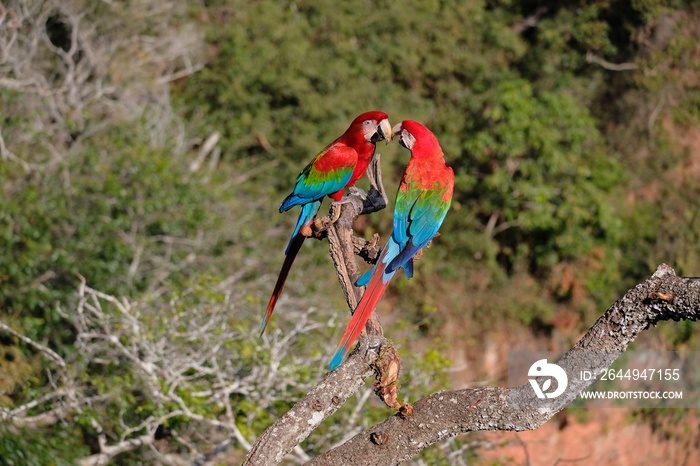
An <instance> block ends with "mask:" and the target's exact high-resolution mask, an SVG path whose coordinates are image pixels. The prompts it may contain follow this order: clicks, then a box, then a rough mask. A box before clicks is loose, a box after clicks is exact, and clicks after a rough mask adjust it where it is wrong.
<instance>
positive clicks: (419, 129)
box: [391, 120, 442, 156]
mask: <svg viewBox="0 0 700 466" xmlns="http://www.w3.org/2000/svg"><path fill="white" fill-rule="evenodd" d="M391 134H392V137H393V136H398V137H399V144H401V145H402V146H403V147H405V148H406V149H408V150H410V151H411V155H413V156H422V155H433V154H435V153H436V152H437V153H439V154H442V149H441V148H440V144H439V143H438V140H437V138H436V137H435V135H434V134H433V133H432V132H431V131H430V130H429V129H428V128H426V127H425V126H423V125H421V124H420V123H416V122H415V121H413V120H404V121H402V122H401V123H399V124H397V125H396V126H394V127H393V128H392V130H391Z"/></svg>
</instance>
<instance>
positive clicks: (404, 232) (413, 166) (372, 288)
mask: <svg viewBox="0 0 700 466" xmlns="http://www.w3.org/2000/svg"><path fill="white" fill-rule="evenodd" d="M392 133H393V134H395V135H396V134H398V135H399V136H400V139H399V144H401V145H402V146H404V147H405V148H406V149H408V150H410V151H411V160H410V161H409V162H408V165H407V166H406V170H405V171H404V173H403V177H402V178H401V184H400V185H399V191H398V193H397V194H396V204H395V206H394V232H393V233H392V234H391V237H390V238H389V241H387V243H386V245H385V246H384V249H383V250H382V253H381V255H380V256H379V259H378V260H377V264H376V265H375V266H374V267H373V268H372V269H370V270H369V271H368V272H367V273H365V274H364V275H363V276H362V277H361V278H360V279H359V280H358V281H357V285H358V286H361V285H366V284H368V286H367V289H366V290H365V293H364V295H362V299H361V300H360V303H359V304H358V305H357V309H355V312H354V313H353V315H352V319H351V320H350V323H349V324H348V326H347V328H346V329H345V333H344V334H343V338H342V339H341V340H340V345H338V349H337V350H336V352H335V355H334V356H333V359H332V360H331V363H330V370H333V369H335V368H336V367H338V365H339V364H340V363H341V361H342V360H343V358H344V357H345V355H346V354H347V353H348V351H349V350H350V347H351V346H352V344H353V343H354V342H355V340H356V339H357V337H358V336H359V335H360V332H361V331H362V329H363V328H364V327H365V323H366V322H367V319H368V318H369V316H370V314H372V311H374V309H375V308H376V307H377V303H378V302H379V300H380V299H381V297H382V295H383V294H384V290H385V289H386V287H387V285H389V281H390V280H391V278H392V277H393V276H394V273H396V270H397V269H398V268H399V267H403V269H404V272H405V273H406V277H407V278H411V277H412V276H413V256H414V255H415V254H416V253H417V252H418V251H420V250H421V249H422V248H423V247H424V246H425V245H426V244H427V243H428V241H430V239H431V238H433V237H434V236H435V234H437V232H438V229H439V228H440V225H442V221H443V220H444V219H445V214H447V210H448V209H449V208H450V203H451V201H452V192H453V190H454V179H455V178H454V173H453V172H452V169H451V168H450V167H448V166H446V165H445V157H444V155H443V153H442V149H441V148H440V144H438V141H437V139H436V138H435V136H434V135H433V133H431V132H430V130H429V129H428V128H426V127H425V126H423V125H421V124H419V123H416V122H415V121H411V120H404V121H403V122H401V123H399V124H398V125H396V126H395V127H394V128H393V130H392Z"/></svg>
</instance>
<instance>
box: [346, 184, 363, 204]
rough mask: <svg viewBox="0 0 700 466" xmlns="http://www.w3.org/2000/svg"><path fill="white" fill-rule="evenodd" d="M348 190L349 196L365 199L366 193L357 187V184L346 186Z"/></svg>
mask: <svg viewBox="0 0 700 466" xmlns="http://www.w3.org/2000/svg"><path fill="white" fill-rule="evenodd" d="M348 191H350V196H354V197H356V198H358V199H361V200H363V201H364V200H365V199H367V193H366V192H365V190H364V189H362V188H358V187H357V186H352V187H350V188H348Z"/></svg>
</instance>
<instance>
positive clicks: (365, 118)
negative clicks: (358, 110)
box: [349, 112, 393, 144]
mask: <svg viewBox="0 0 700 466" xmlns="http://www.w3.org/2000/svg"><path fill="white" fill-rule="evenodd" d="M349 130H353V132H359V133H360V134H361V135H362V138H363V139H364V141H366V142H370V143H372V144H376V143H378V142H379V141H383V140H386V141H387V144H388V143H389V141H391V137H392V136H393V134H392V132H391V123H389V115H387V114H386V113H384V112H366V113H363V114H362V115H360V116H358V117H357V118H355V120H353V122H352V123H351V124H350V129H349Z"/></svg>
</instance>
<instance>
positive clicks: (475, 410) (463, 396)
mask: <svg viewBox="0 0 700 466" xmlns="http://www.w3.org/2000/svg"><path fill="white" fill-rule="evenodd" d="M699 316H700V279H696V278H682V277H677V276H676V275H675V273H674V271H673V269H671V267H669V266H667V265H665V264H662V265H660V266H659V267H658V269H657V270H656V272H655V273H654V274H653V275H652V276H651V277H650V278H649V279H648V280H646V281H645V282H643V283H641V284H639V285H637V286H636V287H635V288H633V289H631V290H630V291H628V292H627V294H625V295H624V296H623V297H622V298H620V299H619V300H618V301H617V302H615V303H614V304H613V305H612V306H611V307H610V309H608V311H607V312H606V313H605V314H604V315H603V316H601V317H600V319H598V321H597V322H596V323H595V325H593V327H591V329H590V330H589V331H588V333H586V335H585V336H584V337H583V338H582V339H581V340H580V341H579V342H578V343H577V344H576V345H575V346H574V347H573V348H572V349H571V350H569V351H568V352H567V353H566V354H565V355H564V356H563V357H562V359H561V360H560V361H559V362H558V365H559V366H560V367H562V368H563V369H564V370H565V371H566V372H567V374H568V376H569V387H568V388H567V391H566V392H565V394H564V395H562V396H560V397H558V398H552V399H546V400H540V399H539V398H537V397H536V396H535V394H534V392H533V390H532V389H531V387H530V385H527V384H526V385H522V386H519V387H515V388H500V387H484V388H477V389H466V390H455V391H441V392H436V393H433V394H431V395H428V396H427V397H425V398H423V399H421V400H420V401H417V402H416V403H415V404H414V405H413V408H414V409H413V413H412V415H411V416H406V417H404V416H400V415H395V416H392V417H390V418H388V419H386V420H384V421H383V422H380V423H379V424H377V425H375V426H373V427H372V428H370V429H368V430H366V431H364V432H362V433H360V434H358V435H357V436H356V437H354V438H353V439H352V440H350V441H349V442H347V443H345V444H343V445H341V446H340V447H337V448H334V449H332V450H330V451H328V452H326V453H324V454H323V455H321V456H319V457H317V458H315V459H314V460H312V461H311V462H309V464H311V465H331V464H334V465H335V464H346V465H355V464H358V465H359V464H363V465H374V464H376V465H386V464H397V463H400V462H402V461H405V460H407V459H409V458H411V457H412V456H414V455H416V454H417V453H419V452H420V451H421V450H423V449H424V448H426V447H428V446H429V445H432V444H433V443H435V442H438V441H440V440H443V439H445V438H449V437H452V436H455V435H459V434H462V433H466V432H474V431H480V430H515V431H523V430H531V429H536V428H538V427H539V426H541V425H542V424H544V423H545V422H546V421H548V420H549V419H551V418H552V416H554V414H556V413H557V412H559V411H560V410H561V409H563V408H564V407H565V406H566V405H568V404H569V403H571V402H572V401H573V400H574V399H576V397H578V395H579V394H580V393H581V392H582V391H583V390H584V389H586V388H587V387H588V386H589V385H590V384H592V383H593V382H594V381H595V380H589V381H584V380H581V379H580V378H578V377H576V374H578V373H579V372H580V371H581V370H590V371H592V372H593V373H594V374H596V375H597V376H599V375H600V374H601V373H602V372H603V371H604V370H605V369H606V368H608V367H609V366H610V365H611V364H612V363H613V362H614V361H615V359H617V357H618V356H619V355H620V354H621V353H622V352H624V351H625V350H626V349H627V346H628V345H629V343H631V342H632V341H634V339H635V338H636V337H637V335H638V334H639V333H640V332H642V331H643V330H646V329H648V328H649V327H650V326H652V325H655V324H656V323H658V322H660V321H663V320H676V321H677V320H681V319H687V320H692V321H695V320H697V319H698V317H699ZM596 379H597V377H596Z"/></svg>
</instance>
